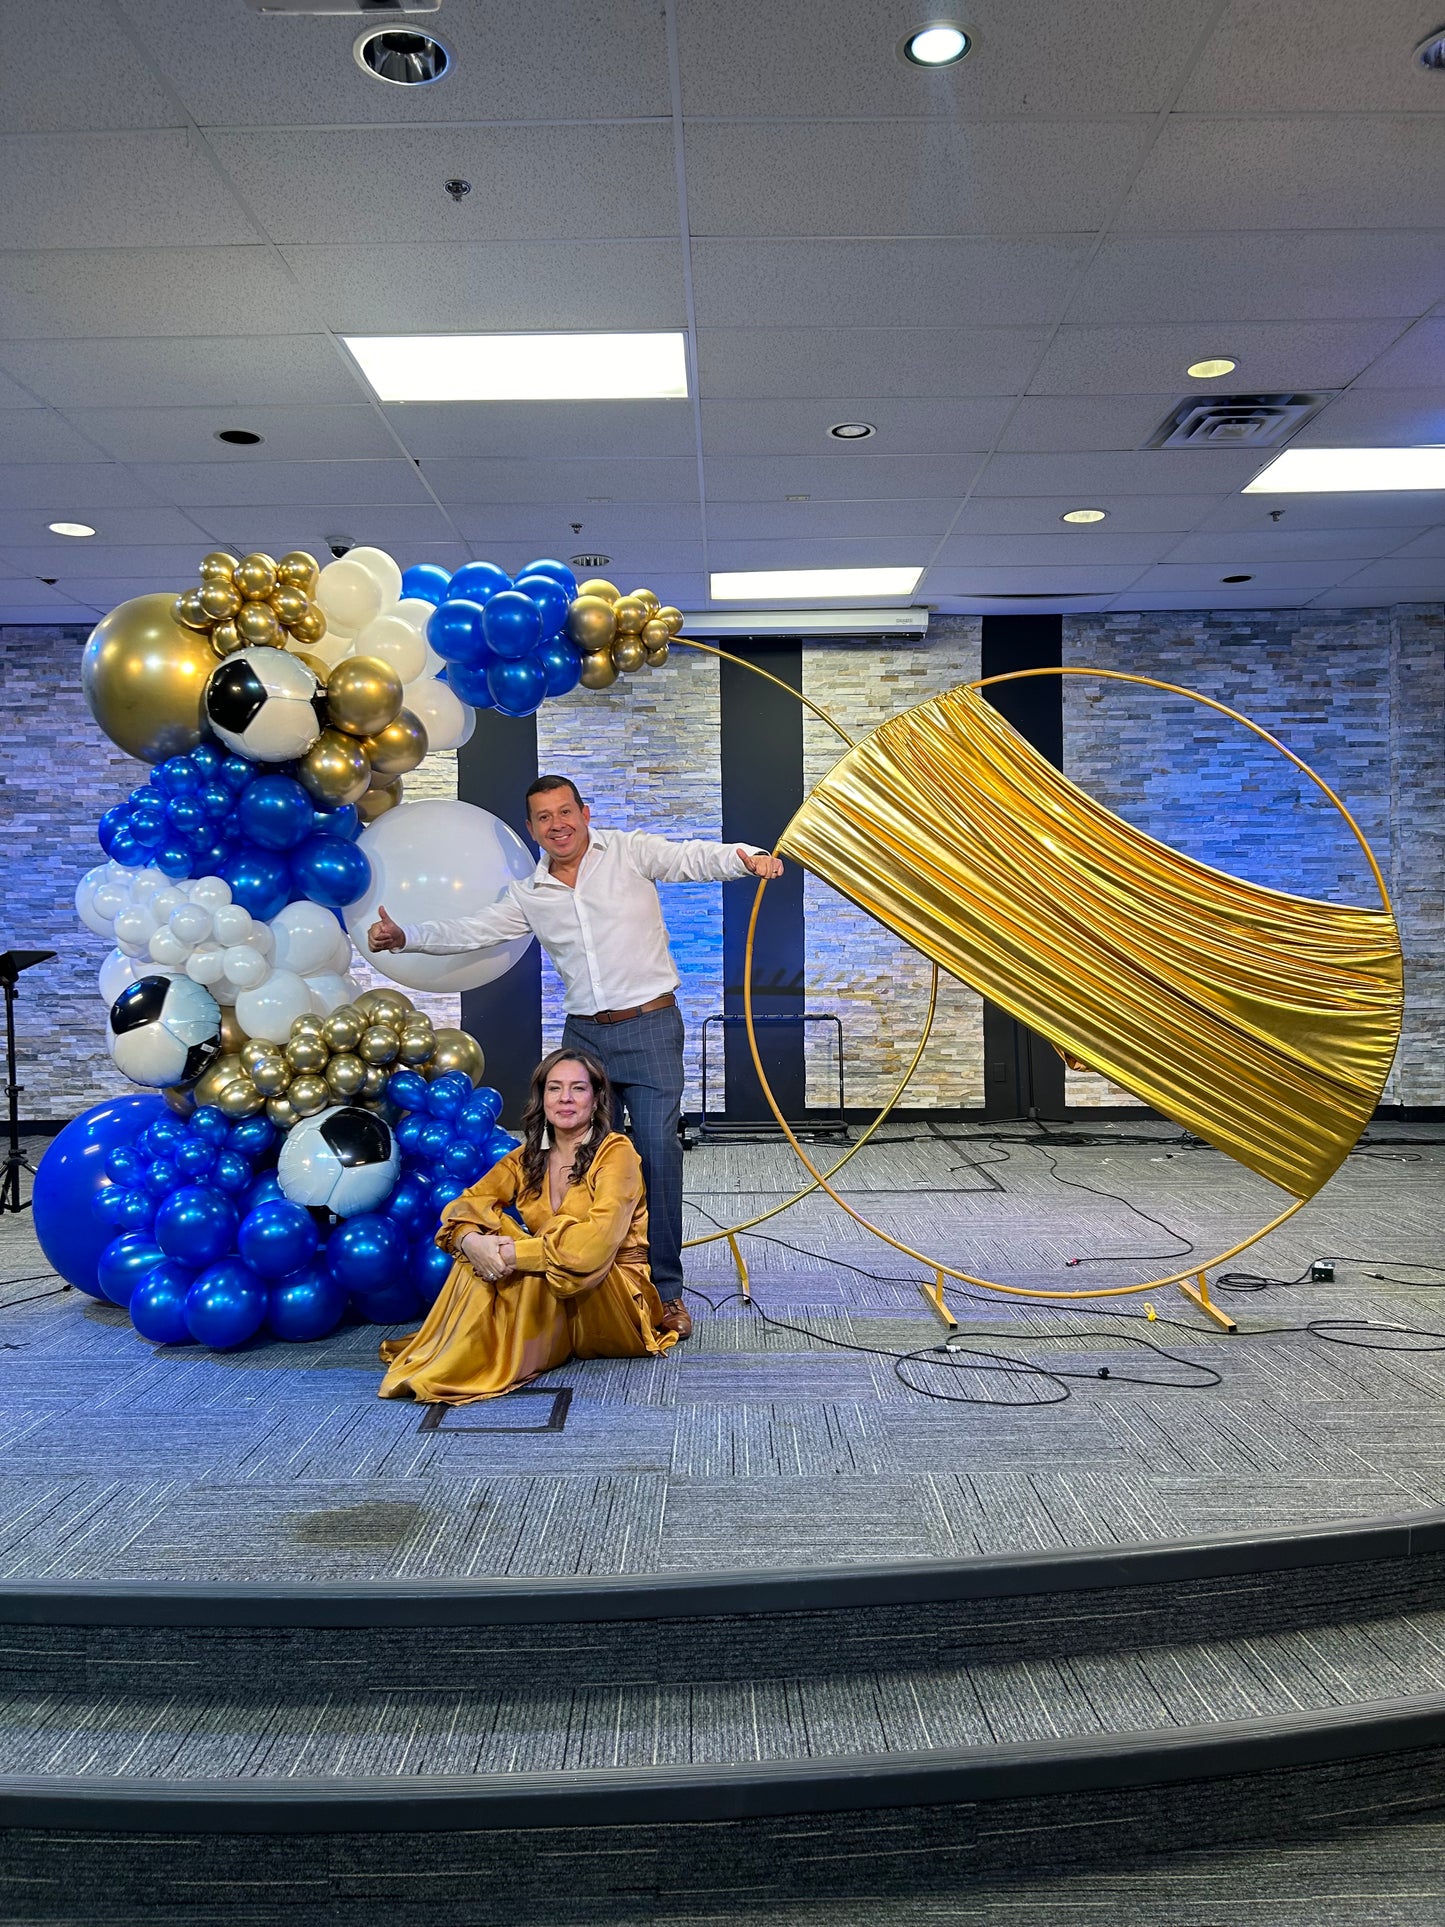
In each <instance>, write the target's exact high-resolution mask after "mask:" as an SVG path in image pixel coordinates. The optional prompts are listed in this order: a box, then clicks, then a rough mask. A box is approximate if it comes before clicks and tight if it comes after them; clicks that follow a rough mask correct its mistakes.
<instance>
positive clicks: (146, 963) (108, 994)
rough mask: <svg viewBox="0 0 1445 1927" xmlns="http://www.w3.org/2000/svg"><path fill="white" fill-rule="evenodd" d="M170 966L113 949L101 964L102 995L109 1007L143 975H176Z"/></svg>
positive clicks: (103, 1001)
mask: <svg viewBox="0 0 1445 1927" xmlns="http://www.w3.org/2000/svg"><path fill="white" fill-rule="evenodd" d="M175 974H176V973H175V971H174V970H172V969H170V968H169V967H168V966H165V965H162V964H157V963H152V961H151V959H150V958H149V957H128V956H127V955H126V954H125V952H124V951H123V950H112V951H111V953H110V955H109V956H108V957H107V958H106V960H105V962H104V963H103V964H102V965H101V966H100V996H101V1001H102V1003H104V1004H105V1005H106V1006H107V1007H108V1006H109V1005H111V1004H113V1003H114V1002H115V1000H116V998H117V997H119V995H120V993H121V992H122V991H123V990H124V989H126V988H127V986H128V985H130V984H134V983H139V982H140V980H141V978H142V977H174V976H175Z"/></svg>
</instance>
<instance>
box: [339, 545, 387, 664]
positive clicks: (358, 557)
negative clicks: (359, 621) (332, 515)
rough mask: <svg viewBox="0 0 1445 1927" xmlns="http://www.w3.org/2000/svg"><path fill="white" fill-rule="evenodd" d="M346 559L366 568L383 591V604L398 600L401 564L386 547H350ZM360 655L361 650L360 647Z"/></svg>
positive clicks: (383, 605)
mask: <svg viewBox="0 0 1445 1927" xmlns="http://www.w3.org/2000/svg"><path fill="white" fill-rule="evenodd" d="M346 560H347V561H348V562H350V563H352V564H354V566H355V567H356V568H358V569H365V571H366V573H367V574H368V575H369V576H370V577H371V579H372V581H373V582H374V583H375V584H376V586H377V588H378V589H380V591H381V606H382V607H383V608H385V607H386V606H387V604H388V603H391V602H396V601H397V600H398V599H399V598H400V596H401V566H400V564H399V563H398V562H397V561H396V560H395V559H394V558H393V557H392V556H389V555H388V554H387V552H386V550H385V549H369V548H366V547H364V546H363V547H362V548H359V549H348V550H347V551H346ZM356 653H357V654H358V655H360V654H361V651H360V650H359V649H358V650H357V652H356Z"/></svg>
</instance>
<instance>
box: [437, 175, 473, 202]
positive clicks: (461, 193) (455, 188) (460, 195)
mask: <svg viewBox="0 0 1445 1927" xmlns="http://www.w3.org/2000/svg"><path fill="white" fill-rule="evenodd" d="M442 186H443V187H444V188H445V189H446V191H447V193H448V194H450V195H451V197H452V199H453V200H454V201H464V200H465V199H466V198H467V196H468V195H469V194H470V193H471V191H472V184H471V182H470V181H463V180H460V179H456V180H450V181H443V182H442Z"/></svg>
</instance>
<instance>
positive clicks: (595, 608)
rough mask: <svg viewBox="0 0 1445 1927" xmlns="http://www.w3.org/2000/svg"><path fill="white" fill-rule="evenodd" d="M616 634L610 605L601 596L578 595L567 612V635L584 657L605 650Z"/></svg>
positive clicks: (615, 620) (615, 625) (615, 624)
mask: <svg viewBox="0 0 1445 1927" xmlns="http://www.w3.org/2000/svg"><path fill="white" fill-rule="evenodd" d="M616 633H617V618H616V616H615V615H614V614H613V611H612V604H611V603H610V602H607V601H604V600H603V598H602V597H601V596H595V595H592V596H584V595H579V596H578V597H577V599H576V600H575V601H574V602H573V603H572V605H571V607H570V608H569V609H568V611H567V634H568V636H569V637H570V638H571V640H572V641H573V642H575V643H576V645H577V647H578V648H579V649H580V650H581V651H582V652H583V654H584V655H590V654H592V653H593V652H594V651H595V650H598V649H605V648H606V647H607V646H608V644H609V643H610V642H611V641H612V638H613V636H615V635H616Z"/></svg>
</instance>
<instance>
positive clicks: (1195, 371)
mask: <svg viewBox="0 0 1445 1927" xmlns="http://www.w3.org/2000/svg"><path fill="white" fill-rule="evenodd" d="M1238 366H1239V364H1238V362H1234V361H1231V360H1230V359H1229V356H1228V355H1218V356H1216V357H1215V358H1214V359H1213V360H1212V361H1191V362H1190V364H1189V366H1188V367H1187V368H1186V369H1185V370H1184V372H1185V374H1186V375H1192V376H1193V378H1194V380H1195V381H1217V380H1218V379H1219V377H1220V376H1221V375H1232V374H1233V373H1234V371H1235V369H1236V368H1237V367H1238Z"/></svg>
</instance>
